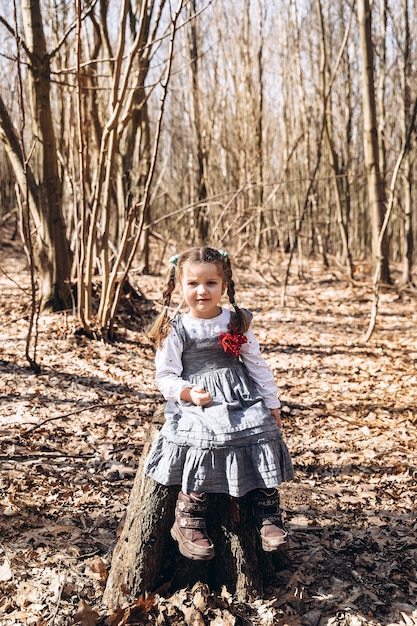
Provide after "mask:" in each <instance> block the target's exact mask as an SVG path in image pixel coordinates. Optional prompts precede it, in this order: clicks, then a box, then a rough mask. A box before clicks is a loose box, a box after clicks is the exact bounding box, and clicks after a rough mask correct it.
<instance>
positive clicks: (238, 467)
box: [145, 434, 294, 498]
mask: <svg viewBox="0 0 417 626" xmlns="http://www.w3.org/2000/svg"><path fill="white" fill-rule="evenodd" d="M145 473H146V474H147V475H148V476H150V477H151V478H153V479H154V480H156V481H157V482H158V483H160V484H162V485H166V486H171V485H177V486H179V487H181V489H182V491H184V492H186V493H191V492H206V493H226V494H229V495H230V496H233V497H235V498H240V497H242V496H244V495H246V494H247V493H249V491H252V490H254V489H262V488H268V489H271V488H273V487H278V486H279V485H280V484H281V483H282V482H285V481H288V480H291V479H292V478H293V477H294V469H293V465H292V461H291V457H290V454H289V452H288V449H287V446H286V444H285V442H284V441H283V439H282V438H281V437H279V438H276V439H268V440H267V441H256V442H252V443H248V444H247V445H245V446H241V447H239V446H233V447H231V446H224V447H216V448H200V447H194V446H186V445H184V446H180V445H177V444H175V443H173V442H171V441H169V440H168V439H166V437H164V435H162V434H160V435H159V436H158V438H157V440H156V441H155V443H154V445H153V447H152V449H151V451H150V453H149V456H148V458H147V461H146V464H145Z"/></svg>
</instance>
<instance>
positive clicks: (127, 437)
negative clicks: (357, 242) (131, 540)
mask: <svg viewBox="0 0 417 626" xmlns="http://www.w3.org/2000/svg"><path fill="white" fill-rule="evenodd" d="M0 236H1V246H0V313H1V329H0V467H1V472H0V625H1V626H15V625H29V626H35V625H37V626H46V625H54V626H55V625H56V626H68V625H69V624H81V626H96V625H105V626H117V625H118V624H127V623H130V624H188V623H190V624H191V623H193V625H194V626H197V625H198V626H202V625H203V624H216V625H217V626H219V625H221V624H224V625H235V626H239V625H242V626H244V625H245V626H247V625H250V624H254V625H256V624H259V625H261V624H262V625H266V626H268V625H275V624H276V625H278V626H280V625H282V626H283V625H285V624H288V625H289V626H297V625H305V626H323V625H336V624H337V625H342V624H346V625H348V624H349V625H352V626H357V625H361V624H370V625H375V626H376V625H384V626H388V625H391V624H404V625H405V626H409V625H412V624H417V571H416V568H417V516H416V501H417V486H416V485H417V481H416V478H417V462H416V458H417V373H416V359H417V306H416V303H417V296H416V293H413V292H412V291H406V290H404V291H402V292H399V291H398V290H397V289H396V288H394V287H393V288H390V289H383V290H382V291H381V299H380V308H379V314H378V319H377V325H376V329H375V332H374V334H373V336H372V338H371V340H370V341H369V342H367V343H364V342H363V338H364V335H365V333H366V330H367V328H368V323H369V316H370V310H371V300H372V289H371V286H370V285H371V279H370V276H369V273H368V272H366V268H363V267H361V266H358V267H357V268H356V274H355V282H354V284H352V283H351V282H349V281H348V280H346V277H345V276H344V275H343V274H342V272H341V271H340V269H338V268H337V267H334V268H332V269H325V268H323V267H322V266H320V265H319V264H318V263H316V262H314V263H313V262H312V261H310V262H309V263H307V262H306V264H305V267H304V274H303V278H300V276H299V274H293V275H291V278H290V284H289V286H288V289H287V297H286V302H285V306H281V289H282V287H281V281H282V279H283V276H284V273H285V263H286V260H285V259H284V260H276V259H270V260H269V261H265V262H263V263H261V262H259V263H250V262H246V261H245V260H242V262H241V263H240V266H239V267H238V268H237V270H236V279H237V285H238V289H237V293H238V298H239V303H240V304H241V305H242V306H246V307H247V308H250V309H251V310H252V311H253V313H254V329H255V332H256V334H257V336H258V338H259V340H260V343H261V345H262V348H263V351H264V355H265V358H266V360H267V361H268V363H269V364H270V366H271V368H272V369H273V371H274V374H275V377H276V380H277V383H278V385H279V387H280V390H281V399H282V402H283V415H284V424H285V425H284V434H285V438H286V441H287V444H288V447H289V449H290V451H291V453H292V457H293V461H294V465H295V471H296V477H295V480H294V481H293V482H291V483H287V484H285V485H284V486H283V487H282V501H283V504H284V508H285V515H286V523H287V525H288V528H289V531H290V544H289V547H288V550H287V551H286V554H285V558H284V559H283V562H282V567H280V568H278V570H277V572H276V577H275V579H273V580H271V581H270V587H269V588H268V590H267V592H266V593H265V595H264V597H261V598H257V599H255V600H254V601H253V602H251V603H248V604H246V605H242V604H238V603H236V602H234V600H233V596H232V595H230V594H229V593H228V592H227V590H223V593H222V594H218V593H216V592H213V591H212V590H210V589H206V590H205V595H204V594H203V596H202V595H201V589H199V590H197V589H181V590H173V591H171V592H170V593H169V594H165V595H164V596H163V595H159V594H156V595H154V596H151V597H150V598H148V600H147V602H142V603H141V602H138V604H137V606H136V607H135V610H132V607H127V608H125V609H124V610H120V611H115V612H112V611H109V610H107V609H106V607H105V606H104V605H103V602H102V595H103V589H104V586H105V581H106V577H107V572H108V570H109V567H110V563H111V556H112V550H113V548H114V545H115V542H116V537H117V528H118V525H119V523H120V521H121V519H122V517H123V514H124V511H125V509H126V506H127V502H128V498H129V493H130V490H131V487H132V484H133V479H134V475H135V469H136V467H137V464H138V459H139V456H140V453H141V448H142V445H143V440H144V436H145V433H146V431H147V429H148V427H149V420H150V419H151V417H152V414H153V411H154V409H155V408H156V407H157V406H158V404H159V402H160V399H161V398H160V395H159V393H158V391H157V390H156V388H155V385H154V382H153V352H152V349H151V347H150V345H149V343H148V341H147V340H146V337H145V334H144V333H143V324H144V321H146V320H149V319H150V317H151V315H152V310H153V306H154V302H156V303H157V301H158V298H159V294H160V286H161V279H160V277H158V276H137V278H136V280H137V284H136V287H137V288H138V290H140V292H141V293H142V294H144V296H146V297H143V298H140V299H139V300H132V299H130V300H129V299H128V300H126V301H125V302H124V304H123V307H122V310H121V316H120V321H119V336H118V341H116V342H115V343H112V344H107V345H106V344H103V343H101V342H97V341H96V342H94V341H90V340H88V339H87V338H86V337H84V336H82V335H81V334H77V333H76V330H77V324H76V321H75V320H74V318H73V317H72V316H71V315H68V314H55V315H42V316H41V317H40V319H39V324H38V328H37V333H36V335H37V360H38V362H39V364H40V367H41V372H40V374H35V373H33V372H32V371H31V370H30V368H29V367H28V363H27V361H26V358H25V343H26V337H27V331H28V313H29V309H30V306H29V303H30V297H29V295H28V285H29V276H28V271H27V264H26V259H25V256H24V254H23V253H22V251H21V249H20V244H19V243H18V242H14V241H12V240H11V239H10V232H9V231H6V230H4V229H3V231H2V232H1V233H0ZM254 267H256V268H257V269H253V268H254ZM251 268H252V269H251ZM196 594H198V598H199V600H198V602H197V601H196ZM202 598H203V600H202ZM193 602H194V605H195V606H198V609H199V610H198V611H197V612H196V613H195V615H197V617H194V618H193V619H194V621H193V622H189V621H187V619H186V618H185V617H184V616H185V615H186V614H189V607H190V606H193ZM186 609H187V610H186ZM187 611H188V613H187Z"/></svg>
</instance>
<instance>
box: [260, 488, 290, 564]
mask: <svg viewBox="0 0 417 626" xmlns="http://www.w3.org/2000/svg"><path fill="white" fill-rule="evenodd" d="M252 494H253V502H254V516H255V523H256V528H257V529H258V532H259V534H260V536H261V540H262V548H263V549H264V550H265V551H266V552H275V550H278V548H279V547H280V546H282V545H283V544H285V543H286V541H287V537H288V533H287V532H286V531H285V530H284V528H283V523H282V514H281V509H280V506H279V493H278V490H277V489H256V490H255V491H253V492H252Z"/></svg>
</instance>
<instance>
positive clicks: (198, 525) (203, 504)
mask: <svg viewBox="0 0 417 626" xmlns="http://www.w3.org/2000/svg"><path fill="white" fill-rule="evenodd" d="M207 504H208V496H207V494H206V493H191V494H187V493H183V492H182V491H180V492H179V494H178V499H177V504H176V507H175V522H174V525H173V527H172V528H171V536H172V537H173V539H175V541H177V542H178V548H179V551H180V552H181V554H182V555H183V556H186V557H187V558H188V559H194V560H196V561H209V560H210V559H212V558H213V557H214V546H213V543H212V541H211V539H210V538H209V537H208V535H207V533H206V512H207Z"/></svg>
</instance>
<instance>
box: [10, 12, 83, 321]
mask: <svg viewBox="0 0 417 626" xmlns="http://www.w3.org/2000/svg"><path fill="white" fill-rule="evenodd" d="M22 18H23V24H24V31H25V38H26V45H27V49H28V53H29V57H30V60H29V72H28V79H29V80H28V82H29V93H30V100H31V112H32V116H31V121H32V131H33V136H34V137H36V140H37V141H36V143H35V144H34V145H35V150H34V155H33V161H34V165H32V171H33V172H34V176H35V178H36V183H37V185H38V190H39V203H40V206H39V209H38V213H39V217H40V220H41V223H40V228H39V230H38V231H37V236H36V240H35V243H34V252H35V258H36V261H37V265H38V269H39V271H40V273H41V278H42V304H43V306H44V307H48V308H53V309H54V310H59V309H63V308H70V307H71V289H70V284H69V279H70V273H71V262H70V250H69V244H68V241H67V239H66V235H65V224H64V217H63V213H62V192H61V181H60V178H59V172H58V157H57V150H56V142H55V130H54V123H53V118H52V109H51V100H50V88H51V79H50V66H49V61H50V59H49V55H48V53H47V51H46V42H45V35H44V31H43V22H42V14H41V8H40V3H39V0H26V1H22ZM30 206H31V205H30ZM32 210H33V207H31V211H32Z"/></svg>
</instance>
